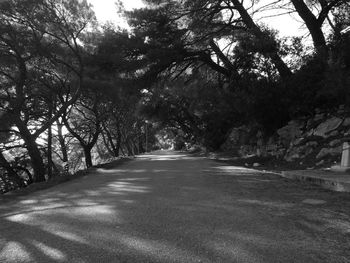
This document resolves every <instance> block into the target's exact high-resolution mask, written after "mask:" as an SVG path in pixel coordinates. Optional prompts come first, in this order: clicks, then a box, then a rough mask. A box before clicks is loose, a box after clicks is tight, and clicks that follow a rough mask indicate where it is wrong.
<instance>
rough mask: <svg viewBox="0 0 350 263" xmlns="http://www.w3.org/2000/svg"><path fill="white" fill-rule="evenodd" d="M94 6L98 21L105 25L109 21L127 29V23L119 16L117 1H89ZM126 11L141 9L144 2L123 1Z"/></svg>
mask: <svg viewBox="0 0 350 263" xmlns="http://www.w3.org/2000/svg"><path fill="white" fill-rule="evenodd" d="M87 1H88V2H89V3H90V4H92V5H93V9H94V11H95V14H96V17H97V19H98V20H99V21H100V22H102V23H104V22H107V21H111V22H114V23H115V24H117V25H119V26H122V27H127V24H126V22H125V21H123V20H122V19H121V18H120V17H118V14H117V8H116V5H115V2H116V0H87ZM121 1H122V2H123V5H124V7H125V9H126V10H132V9H133V8H140V7H142V6H143V4H142V0H121Z"/></svg>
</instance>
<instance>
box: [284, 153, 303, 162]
mask: <svg viewBox="0 0 350 263" xmlns="http://www.w3.org/2000/svg"><path fill="white" fill-rule="evenodd" d="M297 159H300V154H299V153H289V154H287V155H286V156H285V157H284V160H286V161H287V162H293V161H294V160H297Z"/></svg>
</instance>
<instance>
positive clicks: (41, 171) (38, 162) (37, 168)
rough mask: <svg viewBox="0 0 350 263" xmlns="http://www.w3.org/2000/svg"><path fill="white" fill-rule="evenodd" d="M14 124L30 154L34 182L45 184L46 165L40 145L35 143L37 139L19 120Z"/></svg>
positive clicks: (16, 119)
mask: <svg viewBox="0 0 350 263" xmlns="http://www.w3.org/2000/svg"><path fill="white" fill-rule="evenodd" d="M14 122H15V124H16V126H17V128H18V130H19V132H20V134H21V137H22V139H23V140H24V142H25V144H26V148H27V150H28V154H29V157H30V160H31V163H32V167H33V170H34V180H33V181H34V182H43V181H45V172H46V169H45V165H44V161H43V158H42V156H41V153H40V150H39V148H38V145H37V144H36V142H35V139H34V138H33V136H32V135H31V133H30V131H29V130H28V127H27V125H26V124H25V123H24V122H23V121H22V120H21V119H20V118H19V117H17V118H15V119H14Z"/></svg>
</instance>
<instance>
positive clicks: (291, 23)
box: [88, 0, 305, 36]
mask: <svg viewBox="0 0 350 263" xmlns="http://www.w3.org/2000/svg"><path fill="white" fill-rule="evenodd" d="M115 1H116V0H88V2H89V3H91V4H92V5H93V9H94V11H95V13H96V17H97V19H98V20H99V21H100V22H102V23H103V22H106V21H112V22H114V23H116V24H118V25H119V26H121V27H125V28H127V27H128V26H127V24H126V22H125V21H123V20H122V19H121V18H120V17H118V15H117V8H116V6H115ZM121 1H122V2H123V4H124V7H125V8H126V9H127V10H131V9H133V8H140V7H142V6H144V5H143V4H142V0H121ZM264 22H265V23H267V24H268V25H269V26H270V27H272V28H274V29H277V30H278V31H279V32H280V35H281V36H301V35H303V34H305V30H301V24H300V23H298V22H297V17H295V16H294V17H292V16H290V15H285V16H279V17H274V18H269V19H268V20H264Z"/></svg>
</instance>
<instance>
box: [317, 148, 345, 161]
mask: <svg viewBox="0 0 350 263" xmlns="http://www.w3.org/2000/svg"><path fill="white" fill-rule="evenodd" d="M341 152H342V146H338V147H335V148H322V149H321V151H320V152H319V153H318V154H317V156H316V159H323V158H324V157H326V156H327V155H331V156H335V155H338V154H341Z"/></svg>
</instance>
